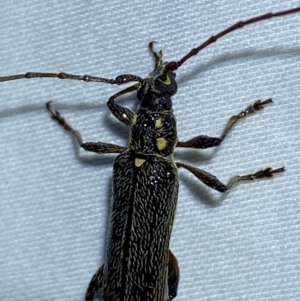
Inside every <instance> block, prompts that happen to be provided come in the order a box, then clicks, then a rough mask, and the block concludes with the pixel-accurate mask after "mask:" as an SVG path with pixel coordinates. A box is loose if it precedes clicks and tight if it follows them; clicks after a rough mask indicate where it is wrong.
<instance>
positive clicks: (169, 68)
mask: <svg viewBox="0 0 300 301" xmlns="http://www.w3.org/2000/svg"><path fill="white" fill-rule="evenodd" d="M298 12H300V7H296V8H293V9H289V10H284V11H279V12H275V13H267V14H264V15H260V16H257V17H253V18H250V19H248V20H245V21H239V22H237V23H235V24H233V25H231V26H230V27H228V28H226V29H224V30H223V31H221V32H219V33H218V34H217V35H215V36H211V37H210V38H209V39H207V40H206V41H205V42H204V43H202V44H201V45H199V46H198V47H196V48H193V49H192V50H191V51H190V52H189V53H187V54H186V55H185V56H184V57H183V58H182V59H181V60H179V61H177V62H169V63H168V64H167V65H166V67H165V70H164V73H167V72H169V71H175V70H177V69H178V68H179V67H180V66H181V65H182V64H183V63H185V62H186V61H187V60H188V59H190V58H191V57H192V56H194V55H197V54H198V53H199V52H200V51H201V50H202V49H204V48H206V47H207V46H208V45H210V44H212V43H214V42H216V41H217V40H218V39H220V38H221V37H223V36H225V35H227V34H228V33H230V32H232V31H234V30H237V29H240V28H242V27H244V26H246V25H249V24H252V23H256V22H260V21H262V20H266V19H271V18H274V17H281V16H284V15H289V14H293V13H298Z"/></svg>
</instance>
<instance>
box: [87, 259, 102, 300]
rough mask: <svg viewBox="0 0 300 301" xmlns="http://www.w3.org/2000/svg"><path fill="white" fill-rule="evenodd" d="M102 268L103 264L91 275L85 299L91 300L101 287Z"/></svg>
mask: <svg viewBox="0 0 300 301" xmlns="http://www.w3.org/2000/svg"><path fill="white" fill-rule="evenodd" d="M103 269H104V264H103V265H102V266H101V267H100V268H99V269H98V270H97V272H96V273H95V274H94V276H93V277H92V279H91V281H90V283H89V286H88V289H87V290H86V294H85V300H86V301H92V300H93V299H94V297H95V295H96V294H97V292H98V291H99V290H100V289H101V288H102V285H103Z"/></svg>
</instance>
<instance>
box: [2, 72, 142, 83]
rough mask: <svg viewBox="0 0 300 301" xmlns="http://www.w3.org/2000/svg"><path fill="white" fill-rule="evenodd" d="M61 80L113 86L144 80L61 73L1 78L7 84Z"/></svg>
mask: <svg viewBox="0 0 300 301" xmlns="http://www.w3.org/2000/svg"><path fill="white" fill-rule="evenodd" d="M37 77H38V78H43V77H48V78H59V79H74V80H82V81H85V82H97V83H107V84H111V85H123V84H126V83H129V82H141V81H142V80H143V79H142V78H141V77H139V76H137V75H133V74H122V75H119V76H117V77H116V78H115V79H113V78H111V79H109V78H103V77H97V76H92V75H87V74H86V75H76V74H69V73H65V72H60V73H50V72H49V73H48V72H27V73H23V74H15V75H8V76H1V77H0V82H6V81H10V80H16V79H22V78H37Z"/></svg>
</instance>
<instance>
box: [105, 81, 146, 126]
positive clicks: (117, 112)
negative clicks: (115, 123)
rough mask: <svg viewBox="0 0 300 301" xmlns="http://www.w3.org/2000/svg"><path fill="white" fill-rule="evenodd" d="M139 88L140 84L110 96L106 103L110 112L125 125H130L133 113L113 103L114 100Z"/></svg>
mask: <svg viewBox="0 0 300 301" xmlns="http://www.w3.org/2000/svg"><path fill="white" fill-rule="evenodd" d="M139 87H140V84H139V83H138V84H135V85H133V86H130V87H128V88H126V89H124V90H121V91H120V92H118V93H116V94H114V95H113V96H111V97H110V98H109V100H108V102H107V106H108V108H109V110H110V111H111V112H112V114H113V115H114V116H115V117H116V118H117V119H118V120H120V121H121V122H122V123H124V124H125V125H132V123H133V117H134V113H133V112H132V111H130V110H129V109H128V108H125V107H123V106H121V105H119V104H118V103H117V102H116V101H115V99H116V98H117V97H119V96H121V95H124V94H126V93H129V92H132V91H135V90H137V89H138V88H139Z"/></svg>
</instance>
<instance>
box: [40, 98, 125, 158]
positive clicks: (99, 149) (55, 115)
mask: <svg viewBox="0 0 300 301" xmlns="http://www.w3.org/2000/svg"><path fill="white" fill-rule="evenodd" d="M46 106H47V110H48V111H49V113H50V115H51V118H52V119H54V120H55V121H57V122H58V124H59V125H61V126H62V127H63V128H64V129H65V130H66V131H68V132H69V133H70V134H71V135H72V136H73V137H74V138H76V140H77V142H78V144H79V145H80V146H81V147H82V148H83V149H85V150H87V151H91V152H95V153H121V152H123V151H124V150H126V147H123V146H120V145H117V144H111V143H104V142H96V143H94V142H86V143H83V142H82V137H81V134H80V133H79V132H78V131H77V130H75V129H73V128H72V126H71V125H69V124H68V123H67V121H66V120H65V118H64V117H62V116H61V114H60V112H59V111H57V110H53V109H52V107H51V101H49V102H47V104H46Z"/></svg>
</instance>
